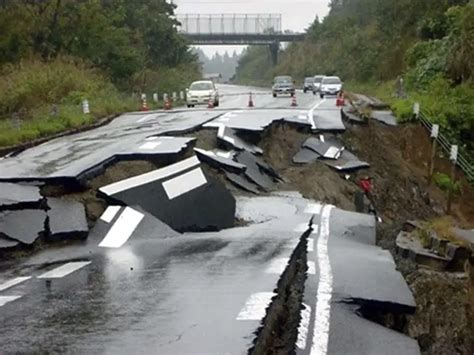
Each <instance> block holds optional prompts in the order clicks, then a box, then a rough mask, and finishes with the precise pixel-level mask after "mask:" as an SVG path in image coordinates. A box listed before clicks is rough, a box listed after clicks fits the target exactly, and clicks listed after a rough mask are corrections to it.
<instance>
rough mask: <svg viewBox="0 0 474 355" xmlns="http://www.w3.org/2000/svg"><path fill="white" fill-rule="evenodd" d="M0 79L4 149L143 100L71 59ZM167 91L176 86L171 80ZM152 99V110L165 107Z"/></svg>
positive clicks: (30, 66) (10, 70)
mask: <svg viewBox="0 0 474 355" xmlns="http://www.w3.org/2000/svg"><path fill="white" fill-rule="evenodd" d="M0 74H1V76H0V147H7V146H12V145H17V144H21V143H25V142H28V141H32V140H35V139H38V138H41V137H48V136H51V135H54V134H57V133H60V132H63V131H67V130H71V129H73V128H78V127H83V126H88V125H91V124H92V123H94V122H96V121H97V120H99V119H100V118H103V117H107V116H110V115H114V114H120V113H124V112H130V111H139V110H140V100H139V98H133V97H132V95H131V94H123V93H121V92H119V90H117V88H116V87H115V86H114V85H113V84H112V83H111V82H110V81H109V79H108V78H107V77H105V76H103V75H102V74H101V73H99V72H97V71H96V70H95V69H92V68H89V67H87V66H86V65H84V64H82V63H77V62H75V61H72V60H70V59H64V58H60V59H57V60H55V61H53V62H49V63H44V62H41V61H28V62H22V63H20V64H17V65H15V66H8V67H4V68H2V71H1V72H0ZM172 79H176V80H177V81H179V85H181V82H182V81H183V77H179V78H177V77H174V78H172ZM167 86H169V87H172V86H173V84H172V80H171V79H170V80H169V81H168V82H167ZM148 97H149V100H148V106H149V108H150V109H159V108H162V102H159V103H154V102H152V100H151V94H150V95H149V96H148ZM84 99H87V100H88V101H89V105H90V111H91V113H90V114H83V112H82V101H83V100H84ZM176 104H179V103H176ZM53 106H56V107H57V115H53V113H52V111H53Z"/></svg>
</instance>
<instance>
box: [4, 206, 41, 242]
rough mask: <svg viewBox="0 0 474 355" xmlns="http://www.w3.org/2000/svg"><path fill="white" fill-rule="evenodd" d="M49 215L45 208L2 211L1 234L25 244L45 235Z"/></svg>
mask: <svg viewBox="0 0 474 355" xmlns="http://www.w3.org/2000/svg"><path fill="white" fill-rule="evenodd" d="M46 219H47V215H46V212H45V211H43V210H33V209H24V210H20V211H3V212H0V234H3V235H5V236H6V237H7V238H9V239H11V240H16V241H18V242H21V243H22V244H25V245H32V244H33V243H34V242H35V241H36V240H37V239H38V238H40V237H42V236H43V237H44V236H45V234H46V227H47V220H46Z"/></svg>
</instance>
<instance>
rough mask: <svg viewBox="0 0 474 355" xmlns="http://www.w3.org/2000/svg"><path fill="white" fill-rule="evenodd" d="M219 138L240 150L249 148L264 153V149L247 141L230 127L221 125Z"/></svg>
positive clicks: (251, 150)
mask: <svg viewBox="0 0 474 355" xmlns="http://www.w3.org/2000/svg"><path fill="white" fill-rule="evenodd" d="M217 138H218V139H219V140H220V141H221V142H223V143H224V144H225V145H229V144H230V146H231V147H232V148H235V149H238V150H247V151H249V152H251V153H255V154H263V150H262V149H261V148H259V147H257V146H256V145H253V144H250V143H247V142H245V141H244V140H243V139H242V138H240V137H239V136H237V132H236V131H235V130H233V129H231V128H229V127H226V126H224V125H221V126H220V127H219V129H218V131H217Z"/></svg>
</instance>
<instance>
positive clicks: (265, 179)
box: [235, 150, 277, 191]
mask: <svg viewBox="0 0 474 355" xmlns="http://www.w3.org/2000/svg"><path fill="white" fill-rule="evenodd" d="M235 159H236V160H237V162H239V163H241V164H244V165H245V166H246V167H247V169H246V170H245V175H246V176H247V178H248V179H249V180H250V181H252V182H253V183H255V184H256V185H258V186H259V187H260V188H262V189H263V190H265V191H270V190H273V189H274V188H275V183H276V182H277V179H276V178H275V174H276V173H275V174H273V173H272V174H270V173H269V168H264V167H263V166H265V163H262V161H261V160H260V159H258V158H257V157H256V156H255V155H253V154H252V153H249V152H248V151H245V150H243V151H241V152H239V153H237V154H236V156H235ZM262 165H263V166H262Z"/></svg>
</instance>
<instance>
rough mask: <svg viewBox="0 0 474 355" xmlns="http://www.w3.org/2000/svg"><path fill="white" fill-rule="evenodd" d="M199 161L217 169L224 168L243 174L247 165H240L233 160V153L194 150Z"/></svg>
mask: <svg viewBox="0 0 474 355" xmlns="http://www.w3.org/2000/svg"><path fill="white" fill-rule="evenodd" d="M194 151H195V152H196V155H197V156H198V158H199V160H200V161H202V162H205V163H207V164H209V165H211V166H213V167H215V168H223V169H225V170H229V171H233V172H241V171H243V170H245V165H243V164H239V163H237V162H235V161H234V160H232V158H233V156H234V153H233V152H223V151H211V150H204V149H199V148H194Z"/></svg>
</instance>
